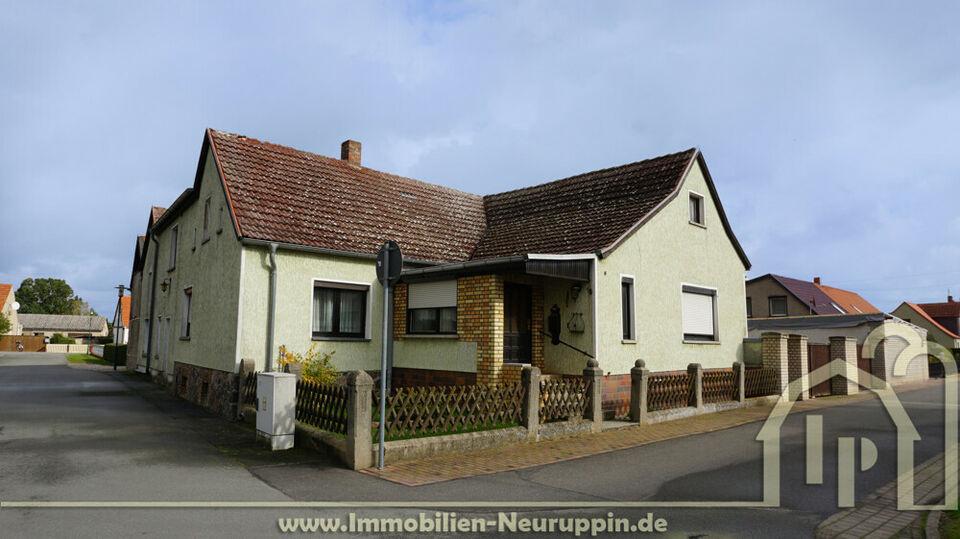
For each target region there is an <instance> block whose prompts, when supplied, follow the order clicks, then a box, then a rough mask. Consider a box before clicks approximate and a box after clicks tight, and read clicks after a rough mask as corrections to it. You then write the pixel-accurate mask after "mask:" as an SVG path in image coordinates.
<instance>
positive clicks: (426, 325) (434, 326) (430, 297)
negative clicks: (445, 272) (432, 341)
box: [407, 280, 457, 335]
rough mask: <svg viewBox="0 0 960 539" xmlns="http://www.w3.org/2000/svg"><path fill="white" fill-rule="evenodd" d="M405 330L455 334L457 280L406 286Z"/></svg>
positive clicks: (409, 332) (411, 332)
mask: <svg viewBox="0 0 960 539" xmlns="http://www.w3.org/2000/svg"><path fill="white" fill-rule="evenodd" d="M407 333H408V334H411V335H423V334H427V335H429V334H435V335H456V334H457V281H456V280H450V281H436V282H432V283H411V284H410V285H409V286H408V287H407Z"/></svg>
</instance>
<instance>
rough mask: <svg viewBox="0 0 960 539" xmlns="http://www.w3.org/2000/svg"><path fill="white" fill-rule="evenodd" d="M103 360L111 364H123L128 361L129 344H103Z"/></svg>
mask: <svg viewBox="0 0 960 539" xmlns="http://www.w3.org/2000/svg"><path fill="white" fill-rule="evenodd" d="M103 360H104V361H106V362H107V363H109V364H111V365H114V364H116V365H123V364H124V363H126V362H127V345H125V344H121V345H119V346H117V345H116V344H105V345H103ZM114 360H116V361H114Z"/></svg>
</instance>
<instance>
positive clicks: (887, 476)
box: [0, 354, 943, 537]
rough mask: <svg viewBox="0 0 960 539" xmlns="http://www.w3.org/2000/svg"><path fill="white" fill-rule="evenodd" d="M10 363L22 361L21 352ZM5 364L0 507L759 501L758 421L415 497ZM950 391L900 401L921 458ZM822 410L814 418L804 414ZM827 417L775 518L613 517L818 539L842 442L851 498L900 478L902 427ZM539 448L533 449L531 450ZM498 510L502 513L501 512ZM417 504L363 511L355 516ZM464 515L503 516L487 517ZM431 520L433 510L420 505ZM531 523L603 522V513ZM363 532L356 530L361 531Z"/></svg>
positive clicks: (78, 521) (935, 438) (73, 520)
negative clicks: (859, 456) (854, 461)
mask: <svg viewBox="0 0 960 539" xmlns="http://www.w3.org/2000/svg"><path fill="white" fill-rule="evenodd" d="M14 355H16V354H14ZM9 356H10V354H3V355H0V365H3V366H4V367H3V368H0V478H2V479H0V499H2V500H5V501H9V500H21V501H28V500H56V501H64V500H87V501H89V500H101V501H103V500H107V501H230V500H233V501H262V502H270V501H273V502H295V501H320V500H330V501H383V500H394V501H395V500H422V501H461V500H462V501H467V500H484V501H498V502H509V501H511V500H522V501H557V500H590V501H605V500H643V499H652V500H716V499H729V500H741V499H747V500H749V499H759V498H760V486H761V482H760V479H761V474H762V470H763V461H762V452H761V450H760V444H759V443H757V442H756V441H755V437H756V434H757V431H758V430H759V428H760V424H759V423H754V424H749V425H743V426H740V427H736V428H731V429H728V430H724V431H719V432H713V433H709V434H702V435H696V436H690V437H686V438H678V439H674V440H668V441H665V442H660V443H656V444H652V445H648V446H642V447H636V448H632V449H627V450H622V451H616V452H612V453H607V454H602V455H596V456H593V457H588V458H583V459H578V460H572V461H566V462H560V463H557V464H551V465H547V466H541V467H537V468H530V469H526V470H520V471H515V472H505V473H499V474H493V475H485V476H479V477H472V478H467V479H460V480H455V481H449V482H445V483H437V484H432V485H425V486H421V487H408V486H403V485H398V484H395V483H390V482H387V481H383V480H381V479H378V478H375V477H371V476H368V475H365V474H359V473H356V472H352V471H349V470H346V469H343V468H342V467H340V466H339V464H337V463H336V462H332V461H330V460H328V459H326V458H324V457H322V456H320V455H318V454H316V453H313V452H310V451H307V450H305V449H301V448H297V449H294V450H292V451H288V452H283V453H270V452H268V451H266V450H265V449H263V448H261V447H260V446H257V445H256V444H254V443H253V441H252V440H253V433H252V431H251V430H250V429H249V428H248V427H245V426H241V425H238V424H236V423H231V422H227V421H224V420H222V419H220V418H216V417H213V416H211V415H209V414H207V413H205V412H203V411H201V410H199V409H197V408H196V407H194V406H192V405H189V404H187V403H185V402H183V401H179V400H176V399H173V398H171V397H170V396H168V395H167V394H166V393H165V392H164V391H162V390H160V389H158V388H157V387H156V386H154V385H153V384H151V383H148V382H146V381H145V380H144V379H143V377H141V376H138V375H131V374H126V373H113V372H110V371H105V372H103V371H91V370H82V369H76V368H71V367H69V366H66V365H65V364H64V360H63V357H62V356H60V357H53V355H52V354H43V355H35V356H32V357H27V356H26V355H25V354H20V355H17V356H18V357H15V358H11V357H9ZM941 394H942V385H939V384H933V385H928V386H926V387H924V388H922V389H919V390H914V391H910V392H908V393H904V394H902V395H901V398H902V399H903V401H904V405H905V407H906V408H907V410H908V412H909V413H910V414H911V417H912V418H913V419H914V421H915V423H916V424H917V428H918V429H919V430H920V433H921V435H922V436H923V440H921V442H919V443H918V444H917V453H918V456H917V462H920V461H922V460H924V459H926V458H928V457H929V456H932V455H933V454H935V453H937V452H938V451H941V450H942V449H941V448H942V426H943V425H942V415H943V413H942V402H941V400H942V399H941V396H940V395H941ZM811 413H814V412H811ZM815 413H818V414H821V415H823V416H824V426H825V434H824V439H825V459H824V466H825V468H824V479H825V483H824V485H822V486H821V485H816V486H811V485H806V484H805V483H804V448H803V436H804V428H803V425H804V424H803V417H802V416H799V415H797V416H792V417H791V418H790V419H788V421H787V422H786V424H785V427H784V430H783V436H782V444H783V446H782V452H783V464H782V465H783V471H782V474H781V475H782V485H783V486H782V488H783V500H782V501H783V503H782V506H783V507H782V508H780V509H762V510H750V509H737V510H717V509H713V510H703V509H646V508H642V509H614V510H612V511H613V512H614V513H615V515H616V516H624V517H629V518H631V519H636V518H640V517H642V516H644V515H646V514H647V513H648V512H652V513H654V514H655V515H656V516H657V517H663V518H666V519H667V520H668V522H669V528H668V529H669V531H670V532H671V533H672V534H678V535H680V536H684V537H687V536H692V535H701V536H736V537H767V536H779V537H809V536H810V535H811V534H812V532H813V529H814V527H815V526H816V525H817V523H819V522H820V521H821V520H822V519H823V518H824V517H826V516H827V515H829V514H830V513H832V512H834V511H835V510H836V480H835V477H836V472H835V470H836V438H837V437H838V436H841V435H842V436H861V437H862V436H865V437H868V438H870V439H871V440H873V441H874V442H875V443H876V445H877V447H878V448H879V452H880V458H879V461H878V463H877V465H876V466H875V467H874V468H873V469H871V470H869V471H867V472H863V473H859V474H858V476H857V497H858V498H862V497H864V496H866V495H867V494H868V493H869V492H870V491H871V490H872V489H874V488H876V487H878V486H880V485H882V484H884V483H885V482H887V481H889V480H891V479H892V478H893V476H894V473H895V470H894V455H895V452H894V450H895V432H894V430H893V428H892V423H891V422H890V420H889V418H888V417H887V415H886V413H885V411H884V410H883V408H882V407H881V406H880V404H879V401H877V400H876V399H873V400H868V401H862V402H860V403H857V404H852V405H845V406H837V407H832V408H826V409H822V410H818V411H816V412H815ZM530 450H531V451H536V450H537V446H536V445H532V446H531V447H530ZM505 510H509V504H508V507H507V508H506V509H505ZM350 511H351V509H349V508H323V509H321V508H289V507H288V508H229V509H225V508H218V509H203V508H190V509H183V508H174V509H170V508H162V509H161V508H150V509H142V508H112V509H87V508H85V509H75V508H74V509H62V508H40V509H36V508H31V509H23V508H9V507H6V508H3V509H2V510H0V529H2V530H4V532H5V533H4V535H5V534H6V532H7V531H10V532H12V535H11V536H28V535H29V536H36V535H41V536H49V535H56V536H62V535H69V536H80V537H107V536H123V537H127V536H133V535H145V536H155V537H183V536H190V537H227V536H229V537H237V536H242V537H248V536H249V537H264V536H272V535H278V534H279V530H278V526H277V518H278V517H318V516H325V517H341V518H347V515H348V513H349V512H350ZM419 512H420V510H414V509H390V508H366V509H358V510H357V513H358V515H359V516H361V517H369V516H388V517H395V516H400V515H412V516H416V515H417V514H418V513H419ZM457 512H458V513H459V514H462V515H470V516H482V517H485V518H486V517H490V518H495V516H494V514H493V512H492V511H491V510H490V509H488V508H476V509H464V510H459V511H457ZM427 513H428V514H431V515H432V513H433V512H432V511H427ZM529 514H531V515H533V514H536V515H541V516H543V515H549V516H591V517H594V516H595V517H605V516H606V514H607V511H605V510H596V509H589V510H562V511H560V510H557V511H553V510H536V511H532V512H530V513H529ZM352 536H353V537H356V536H358V535H352Z"/></svg>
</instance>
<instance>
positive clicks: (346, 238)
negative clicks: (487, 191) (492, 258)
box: [209, 130, 484, 262]
mask: <svg viewBox="0 0 960 539" xmlns="http://www.w3.org/2000/svg"><path fill="white" fill-rule="evenodd" d="M209 134H210V137H211V140H212V147H213V150H214V155H215V156H216V158H217V161H218V165H219V166H220V169H221V172H222V174H223V178H224V181H225V183H226V187H227V192H228V196H229V199H230V202H231V204H232V207H233V211H234V215H235V216H236V219H237V222H238V226H239V229H240V230H239V232H240V235H241V236H243V237H245V238H252V239H261V240H269V241H276V242H282V243H291V244H296V245H305V246H311V247H318V248H323V249H331V250H335V251H346V252H353V253H364V254H375V253H376V252H377V250H378V249H379V248H380V245H381V244H382V243H383V242H384V241H385V240H387V239H393V240H396V241H397V242H398V243H399V244H400V246H401V247H402V248H403V251H404V256H405V257H407V258H410V259H415V260H425V261H436V262H450V261H459V260H466V259H467V258H469V256H470V253H471V251H472V250H473V248H474V246H475V245H476V244H477V241H478V240H479V238H480V234H481V233H482V231H483V224H484V217H483V199H482V198H481V197H479V196H476V195H471V194H468V193H463V192H461V191H456V190H454V189H448V188H446V187H440V186H437V185H431V184H428V183H424V182H420V181H417V180H411V179H409V178H403V177H400V176H394V175H392V174H386V173H383V172H379V171H376V170H373V169H370V168H366V167H358V166H355V165H350V164H348V163H346V162H345V161H342V160H340V159H333V158H329V157H324V156H321V155H317V154H313V153H309V152H304V151H299V150H294V149H292V148H287V147H284V146H278V145H276V144H271V143H268V142H261V141H259V140H255V139H251V138H247V137H243V136H239V135H232V134H228V133H223V132H220V131H214V130H210V131H209Z"/></svg>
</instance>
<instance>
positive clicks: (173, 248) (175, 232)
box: [167, 225, 180, 271]
mask: <svg viewBox="0 0 960 539" xmlns="http://www.w3.org/2000/svg"><path fill="white" fill-rule="evenodd" d="M179 236H180V225H174V226H173V228H171V229H170V255H169V257H168V260H169V261H170V263H169V264H167V271H169V270H172V269H173V268H175V267H177V240H178V237H179Z"/></svg>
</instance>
